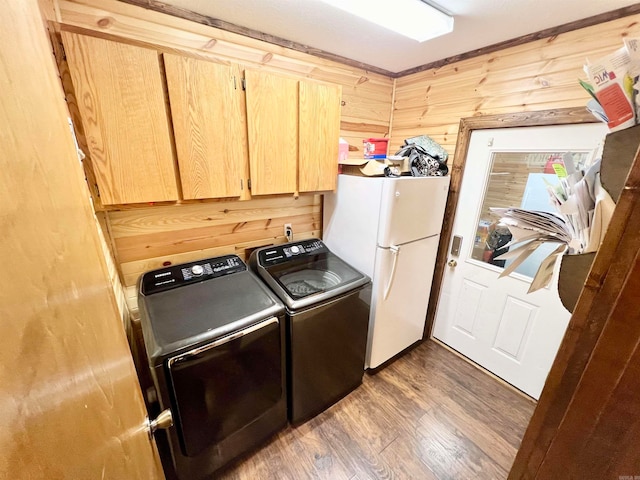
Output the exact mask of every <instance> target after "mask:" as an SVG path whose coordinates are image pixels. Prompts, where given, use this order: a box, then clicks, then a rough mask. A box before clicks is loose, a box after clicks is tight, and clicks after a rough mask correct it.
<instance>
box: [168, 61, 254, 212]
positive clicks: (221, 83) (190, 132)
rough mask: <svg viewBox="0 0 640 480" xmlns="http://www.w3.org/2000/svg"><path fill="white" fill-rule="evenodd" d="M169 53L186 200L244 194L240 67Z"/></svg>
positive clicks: (244, 134)
mask: <svg viewBox="0 0 640 480" xmlns="http://www.w3.org/2000/svg"><path fill="white" fill-rule="evenodd" d="M163 56H164V64H165V69H166V72H167V86H168V87H169V102H170V104H171V117H172V120H173V130H174V134H175V141H176V150H177V153H178V164H179V167H180V181H181V183H182V195H183V198H185V199H196V198H217V197H238V196H240V193H241V190H242V186H241V182H242V180H243V174H244V166H245V164H246V161H247V158H248V151H247V132H246V122H245V111H244V101H243V97H244V92H243V91H242V86H241V83H240V78H239V77H237V76H236V73H237V68H232V67H228V66H226V65H219V64H215V63H212V62H207V61H203V60H198V59H195V58H188V57H183V56H178V55H169V54H164V55H163ZM243 183H244V182H243Z"/></svg>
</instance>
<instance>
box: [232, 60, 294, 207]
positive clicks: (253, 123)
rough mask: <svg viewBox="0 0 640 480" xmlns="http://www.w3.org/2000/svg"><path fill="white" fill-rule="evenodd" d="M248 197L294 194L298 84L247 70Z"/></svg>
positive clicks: (283, 78)
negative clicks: (249, 194) (249, 176)
mask: <svg viewBox="0 0 640 480" xmlns="http://www.w3.org/2000/svg"><path fill="white" fill-rule="evenodd" d="M245 78H246V88H247V91H246V100H247V123H248V132H249V166H250V172H251V194H252V195H268V194H275V193H293V192H295V191H296V183H297V182H296V180H297V167H298V81H297V80H295V79H293V78H287V77H281V76H278V75H272V74H268V73H263V72H257V71H253V70H247V71H246V72H245Z"/></svg>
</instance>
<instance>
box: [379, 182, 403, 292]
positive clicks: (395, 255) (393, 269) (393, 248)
mask: <svg viewBox="0 0 640 480" xmlns="http://www.w3.org/2000/svg"><path fill="white" fill-rule="evenodd" d="M396 193H398V192H396ZM389 251H391V253H392V254H393V265H392V266H391V275H390V276H389V283H387V287H386V288H385V289H384V296H383V298H382V299H383V300H386V299H387V297H388V296H389V292H390V291H391V286H392V285H393V279H394V278H395V277H396V265H397V264H398V255H400V247H398V246H396V245H391V246H390V247H389Z"/></svg>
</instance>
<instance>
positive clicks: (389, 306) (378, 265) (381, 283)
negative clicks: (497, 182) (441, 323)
mask: <svg viewBox="0 0 640 480" xmlns="http://www.w3.org/2000/svg"><path fill="white" fill-rule="evenodd" d="M448 191H449V177H448V176H447V177H399V178H370V177H358V176H353V175H338V187H337V189H336V191H335V192H334V193H329V194H326V195H325V196H324V211H323V240H324V242H325V243H326V244H327V246H328V247H329V249H331V251H333V252H334V253H335V254H336V255H338V256H339V257H341V258H342V259H344V260H345V261H346V262H347V263H350V264H351V265H353V266H354V267H355V268H357V269H359V270H360V271H362V272H364V273H366V274H367V275H369V276H370V277H371V278H372V279H373V290H372V298H371V312H370V316H369V334H368V339H367V356H366V363H365V367H366V368H376V367H378V366H380V365H381V364H382V363H384V362H386V361H387V360H389V359H390V358H392V357H393V356H395V355H397V354H398V353H400V352H401V351H403V350H404V349H406V348H407V347H409V346H410V345H412V344H413V343H415V342H417V341H418V340H420V339H421V338H422V336H423V332H424V325H425V319H426V314H427V305H428V304H429V294H430V291H431V282H432V280H433V271H434V267H435V261H436V254H437V251H438V242H439V240H440V231H441V229H442V219H443V216H444V208H445V204H446V201H447V194H448Z"/></svg>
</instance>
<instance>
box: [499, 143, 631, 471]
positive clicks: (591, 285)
mask: <svg viewBox="0 0 640 480" xmlns="http://www.w3.org/2000/svg"><path fill="white" fill-rule="evenodd" d="M619 133H624V132H619ZM614 135H615V134H614ZM639 158H640V155H639V154H638V152H637V151H636V153H635V155H634V162H633V165H632V167H631V170H630V172H629V176H628V177H627V180H626V184H625V188H624V189H623V190H622V193H621V195H620V198H619V200H618V203H617V204H616V208H615V210H614V212H613V216H612V218H611V222H610V223H609V228H608V229H607V233H606V234H605V237H604V240H603V242H602V245H601V246H600V248H599V250H598V252H597V254H596V258H595V260H594V263H593V266H592V268H591V271H590V272H589V275H588V277H587V280H586V282H585V286H584V288H583V289H582V293H581V294H580V297H579V299H578V303H577V305H576V308H575V310H574V312H573V316H572V317H571V321H570V323H569V326H568V328H567V332H566V334H565V336H564V339H563V341H562V344H561V345H560V348H559V350H558V354H557V355H556V359H555V361H554V363H553V365H552V367H551V371H550V372H549V376H548V377H547V381H546V383H545V387H544V390H543V391H542V395H541V397H540V400H539V402H538V405H537V407H536V410H535V412H534V414H533V417H532V418H531V421H530V423H529V426H528V428H527V431H526V433H525V436H524V438H523V441H522V444H521V447H520V450H519V451H518V454H517V456H516V460H515V462H514V464H513V467H512V469H511V472H510V474H509V479H510V480H517V479H518V480H519V479H530V478H536V477H537V476H538V473H539V471H540V467H541V466H543V464H544V468H545V469H546V470H549V469H552V470H555V471H556V472H557V471H563V472H564V473H565V474H566V475H567V478H569V477H570V478H580V477H585V478H586V477H589V478H605V477H603V476H600V475H599V474H598V473H595V474H594V475H595V476H593V477H592V476H591V473H593V472H592V471H591V470H589V471H587V472H584V471H582V472H578V470H580V469H582V470H585V469H588V468H589V467H588V463H589V462H590V461H591V460H592V459H591V460H590V459H588V458H583V457H584V455H585V453H584V452H586V450H583V449H582V448H581V447H580V446H579V445H574V447H573V448H572V452H573V456H572V457H571V458H568V456H567V455H559V453H560V452H563V451H564V452H565V453H566V449H565V450H562V448H563V442H564V447H566V439H567V436H574V434H575V433H576V432H575V430H576V424H575V423H573V424H572V422H571V420H572V419H573V420H575V418H576V416H578V418H579V422H582V421H588V422H592V421H593V419H595V418H598V419H600V418H601V417H602V418H604V417H603V415H604V414H610V413H611V409H610V407H611V405H610V404H608V405H602V402H601V401H602V400H603V398H607V399H608V400H610V401H611V402H613V403H614V404H615V403H616V402H617V401H619V400H620V397H615V395H616V394H619V391H616V384H617V380H616V381H615V382H611V381H609V380H610V379H611V378H613V379H620V378H622V376H623V374H626V373H628V372H627V371H626V368H627V367H628V365H627V364H626V363H625V362H624V361H622V360H623V359H621V358H618V357H620V356H621V355H622V353H621V351H622V348H623V347H622V346H621V342H620V341H619V337H620V335H626V336H628V335H633V336H632V337H631V338H627V341H628V342H631V343H632V344H633V345H636V346H637V343H638V341H640V338H639V336H640V330H637V329H635V330H633V332H634V333H630V330H629V329H627V328H625V326H624V324H625V323H628V322H633V321H635V319H634V316H633V315H636V313H637V312H636V313H631V312H629V311H628V298H629V293H631V294H632V295H633V298H635V299H636V301H635V302H634V304H633V307H634V308H635V309H636V310H637V307H638V301H637V298H638V297H637V291H634V290H633V286H634V284H635V283H637V279H635V283H634V281H632V280H633V278H632V275H633V272H634V267H635V265H636V260H637V256H638V254H639V252H640V233H639V232H640V194H639V193H638V192H639V190H640V160H639ZM636 271H637V270H636ZM630 289H632V290H631V292H630ZM620 299H622V301H623V303H622V304H621V305H624V308H619V305H618V304H619V303H620V301H621V300H620ZM625 299H626V303H624V302H625ZM625 309H626V310H625ZM607 352H608V353H607ZM596 353H599V360H600V362H602V357H603V353H604V354H605V355H604V356H605V357H606V358H608V360H607V361H606V370H604V371H603V370H602V363H601V364H600V369H601V370H600V374H599V375H597V376H596V377H597V378H598V379H600V380H601V381H600V380H596V381H594V378H593V374H594V371H596V370H597V369H598V366H597V365H596V367H594V368H591V369H590V367H591V366H592V364H593V363H594V362H593V359H594V358H595V357H594V355H596ZM614 359H615V360H614ZM596 363H597V362H596ZM605 372H606V375H604V373H605ZM585 375H591V379H590V383H585V382H583V380H584V379H585ZM601 384H602V387H600V385H601ZM612 384H613V385H612ZM636 385H637V383H636ZM599 390H602V391H599ZM638 390H639V389H638V388H635V392H632V393H629V392H627V393H626V394H625V395H626V396H625V397H624V399H623V400H622V401H623V402H625V405H624V408H625V409H627V411H629V412H632V411H637V408H638V403H639V402H638V398H639V397H638ZM585 397H586V399H587V401H586V402H585ZM589 398H592V399H593V402H591V401H589ZM585 403H586V404H587V406H585ZM607 409H609V410H607ZM578 410H579V411H578ZM580 419H582V420H580ZM565 421H566V423H565ZM629 421H631V419H630V418H626V417H620V418H618V419H617V422H618V425H620V422H623V423H624V422H627V423H628V422H629ZM614 430H615V429H614V428H611V429H610V430H609V431H608V433H607V435H609V436H604V435H603V433H602V431H600V433H598V434H594V435H596V436H595V437H593V436H590V438H589V440H592V441H593V442H594V443H596V444H597V445H599V446H600V447H601V448H600V451H599V452H598V453H599V455H600V456H609V455H612V458H611V459H610V460H611V462H614V463H616V462H617V461H618V460H620V459H617V458H614V457H615V454H616V452H618V453H620V452H624V449H625V448H626V449H629V448H632V449H634V452H635V453H634V454H633V455H634V456H635V462H636V463H635V464H636V465H637V441H638V440H637V438H636V439H632V440H630V441H629V442H626V443H625V442H622V443H623V444H624V445H618V446H615V445H616V443H619V442H620V440H621V438H620V436H619V435H618V434H617V433H611V432H613V431H614ZM591 433H593V430H591ZM630 435H631V436H633V433H632V432H631V433H630ZM559 436H561V437H563V438H564V440H563V441H559V442H555V440H556V439H558V438H559ZM579 436H581V437H582V436H583V435H579ZM577 441H579V442H583V443H584V442H585V441H586V439H585V438H581V439H579V440H577ZM627 453H628V452H627ZM627 453H623V455H626V454H627ZM559 457H561V458H559ZM569 465H570V466H571V468H572V469H573V470H572V473H573V474H570V470H567V468H566V467H567V466H569ZM618 465H621V464H618ZM619 473H620V474H622V472H619ZM616 475H618V473H616ZM540 477H541V478H554V477H553V476H551V477H547V476H545V475H544V474H542V473H541V474H540Z"/></svg>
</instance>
